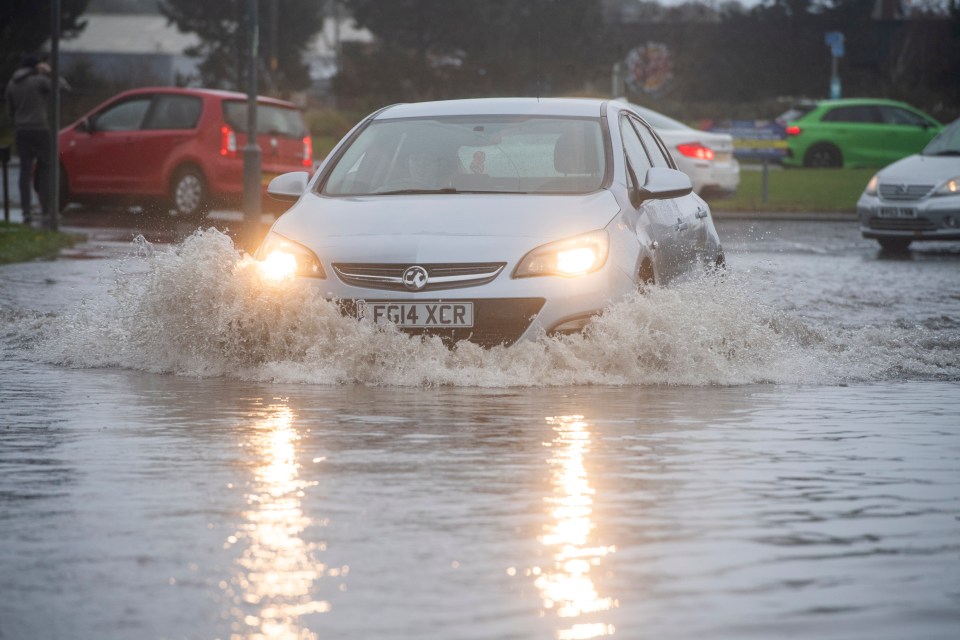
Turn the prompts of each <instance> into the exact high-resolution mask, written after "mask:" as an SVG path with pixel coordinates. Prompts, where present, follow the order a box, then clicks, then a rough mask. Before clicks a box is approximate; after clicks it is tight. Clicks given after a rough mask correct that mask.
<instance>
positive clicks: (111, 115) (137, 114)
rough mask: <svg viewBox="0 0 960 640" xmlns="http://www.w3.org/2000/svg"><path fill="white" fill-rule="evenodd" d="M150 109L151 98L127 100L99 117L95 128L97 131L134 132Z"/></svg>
mask: <svg viewBox="0 0 960 640" xmlns="http://www.w3.org/2000/svg"><path fill="white" fill-rule="evenodd" d="M149 108H150V98H149V97H144V98H136V99H134V100H126V101H124V102H121V103H120V104H117V105H114V106H112V107H110V108H109V109H107V110H106V111H103V112H101V113H100V114H99V115H97V117H96V119H95V122H94V126H95V127H96V130H97V131H134V130H136V129H139V128H140V123H142V122H143V117H144V115H146V113H147V109H149Z"/></svg>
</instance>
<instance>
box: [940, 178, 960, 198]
mask: <svg viewBox="0 0 960 640" xmlns="http://www.w3.org/2000/svg"><path fill="white" fill-rule="evenodd" d="M958 193H960V176H957V177H956V178H950V179H949V180H947V181H946V182H944V183H943V184H942V185H941V186H940V188H939V189H937V190H936V191H934V192H933V194H934V195H936V196H955V195H957V194H958Z"/></svg>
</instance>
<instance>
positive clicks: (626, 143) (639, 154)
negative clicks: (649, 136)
mask: <svg viewBox="0 0 960 640" xmlns="http://www.w3.org/2000/svg"><path fill="white" fill-rule="evenodd" d="M620 135H621V136H622V137H623V150H624V152H625V153H626V154H627V161H628V162H629V163H630V166H631V168H633V172H634V173H635V174H636V177H637V182H638V184H637V185H635V186H637V187H641V186H643V183H644V181H645V180H646V177H647V170H648V169H649V168H650V167H652V166H653V164H652V163H651V161H650V157H649V156H648V155H647V150H646V148H645V147H644V146H643V142H641V141H640V134H638V133H637V131H636V129H634V128H633V125H632V124H631V123H630V120H629V119H628V118H627V117H626V116H624V117H622V118H620Z"/></svg>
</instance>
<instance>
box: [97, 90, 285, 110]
mask: <svg viewBox="0 0 960 640" xmlns="http://www.w3.org/2000/svg"><path fill="white" fill-rule="evenodd" d="M145 93H168V94H180V95H186V96H209V97H211V98H219V99H221V100H246V99H247V94H245V93H240V92H239V91H226V90H224V89H203V88H197V87H139V88H137V89H130V90H129V91H124V92H123V93H119V94H117V95H116V96H114V97H115V98H118V97H129V96H136V95H141V94H145ZM257 102H260V103H265V104H272V105H275V106H278V107H287V108H290V109H297V108H298V107H297V105H295V104H294V103H292V102H288V101H287V100H280V99H279V98H271V97H269V96H257Z"/></svg>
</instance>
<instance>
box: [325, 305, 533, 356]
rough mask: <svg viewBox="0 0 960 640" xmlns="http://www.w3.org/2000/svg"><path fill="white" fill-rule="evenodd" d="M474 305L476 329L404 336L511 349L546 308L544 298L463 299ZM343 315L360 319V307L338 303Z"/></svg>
mask: <svg viewBox="0 0 960 640" xmlns="http://www.w3.org/2000/svg"><path fill="white" fill-rule="evenodd" d="M463 302H472V303H473V326H472V327H469V328H461V329H441V328H431V329H415V328H405V329H403V331H404V332H405V333H410V334H413V335H424V334H427V335H431V336H439V337H440V338H441V339H442V340H443V342H444V343H445V344H446V345H447V346H450V345H452V344H454V343H456V342H459V341H460V340H468V341H470V342H473V343H475V344H478V345H480V346H481V347H493V346H496V345H500V344H502V345H505V346H509V345H511V344H513V343H514V342H516V341H517V340H518V339H519V338H520V336H522V335H523V332H524V331H526V330H527V327H529V326H530V323H531V322H533V319H534V318H536V317H537V314H538V313H540V309H542V308H543V304H544V302H546V300H544V299H543V298H488V299H483V300H463ZM337 304H338V305H339V307H340V312H341V313H343V315H345V316H350V317H354V318H355V317H356V316H357V304H356V301H354V300H339V301H338V303H337Z"/></svg>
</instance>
